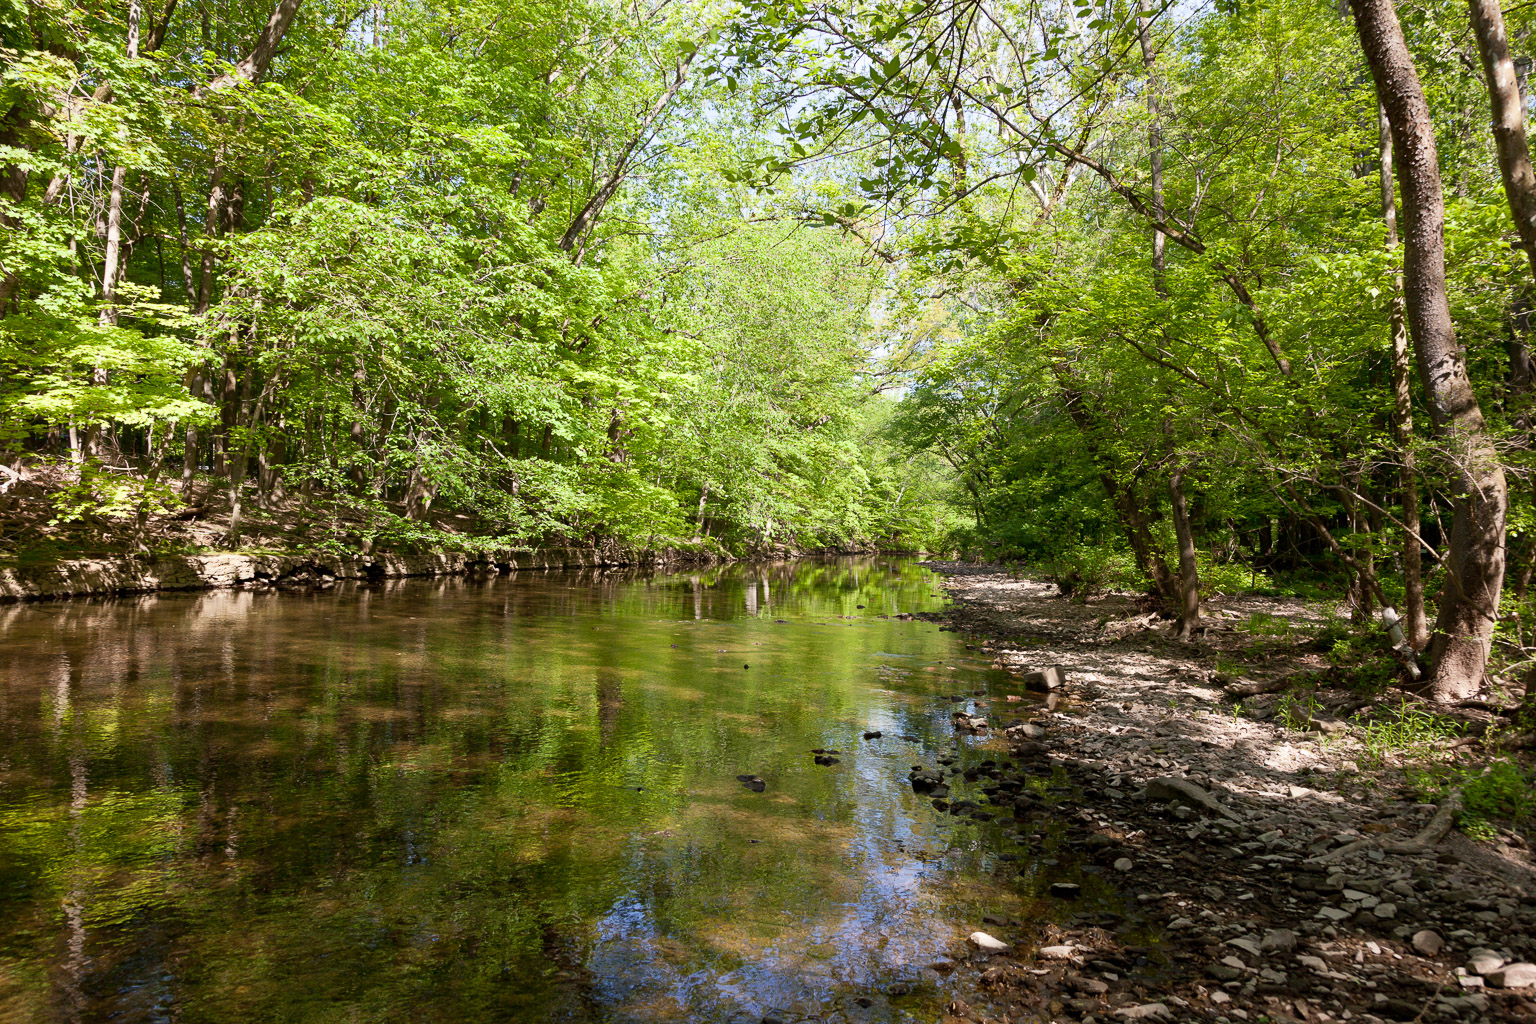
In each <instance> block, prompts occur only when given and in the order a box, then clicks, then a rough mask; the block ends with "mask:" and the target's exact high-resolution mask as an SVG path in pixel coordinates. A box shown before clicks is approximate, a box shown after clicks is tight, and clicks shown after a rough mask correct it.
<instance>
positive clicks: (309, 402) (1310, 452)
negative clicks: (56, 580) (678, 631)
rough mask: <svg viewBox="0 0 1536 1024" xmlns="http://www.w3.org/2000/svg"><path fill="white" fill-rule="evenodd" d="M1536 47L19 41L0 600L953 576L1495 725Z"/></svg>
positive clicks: (1248, 17)
mask: <svg viewBox="0 0 1536 1024" xmlns="http://www.w3.org/2000/svg"><path fill="white" fill-rule="evenodd" d="M1532 17H1533V14H1532V11H1531V9H1529V8H1527V7H1525V6H1523V5H1522V6H1519V7H1515V8H1512V9H1511V10H1509V11H1507V12H1504V11H1501V10H1500V8H1499V5H1498V3H1497V0H1471V2H1470V4H1469V5H1461V4H1450V3H1435V2H1422V0H1411V2H1410V0H1405V2H1402V3H1398V4H1394V3H1393V2H1392V0H1353V2H1352V3H1351V5H1350V7H1349V9H1348V10H1345V9H1342V8H1340V7H1338V6H1336V5H1335V4H1333V3H1325V2H1315V0H1303V2H1297V0H1286V2H1266V0H1215V2H1213V3H1208V4H1207V3H1195V4H1174V3H1168V2H1160V0H1137V2H1136V3H1127V2H1125V0H1107V2H1097V0H1025V2H1018V3H1013V2H1009V3H994V2H990V0H911V2H887V0H879V2H858V3H850V4H834V5H825V4H813V3H804V2H798V0H797V2H787V3H786V2H774V0H761V2H759V0H745V2H731V3H718V2H713V0H653V2H643V0H637V2H631V3H623V2H617V0H590V2H588V0H559V2H557V3H553V4H524V3H520V2H517V0H506V2H497V3H489V2H476V0H446V2H416V0H399V2H394V3H388V4H385V3H382V2H380V3H376V4H373V5H371V6H364V7H362V8H356V7H353V6H343V7H336V6H334V5H327V4H326V3H325V2H324V0H278V2H277V3H276V4H275V6H269V5H267V4H265V3H255V2H247V3H214V2H203V0H198V2H191V0H148V2H145V0H126V2H124V3H116V2H114V3H109V4H103V5H82V4H73V3H66V2H38V0H9V2H8V3H7V4H6V6H5V8H4V13H3V15H0V19H3V20H0V25H3V29H0V31H3V37H0V61H3V78H0V82H3V85H0V88H3V95H0V225H3V228H4V230H3V235H0V368H3V369H0V448H3V450H4V464H3V465H0V475H3V476H4V480H3V481H0V490H3V494H0V523H3V525H4V529H3V531H0V558H3V559H5V560H6V561H7V562H9V563H11V564H17V565H19V564H28V563H32V562H37V561H39V560H47V559H56V558H60V557H64V556H66V555H69V554H72V553H81V552H86V553H100V552H118V553H125V554H128V555H135V554H137V555H149V556H152V555H153V554H154V553H156V552H165V551H174V550H190V549H198V550H243V549H263V548H273V547H279V548H281V547H288V548H293V547H307V548H312V549H315V550H364V551H367V550H383V549H409V548H413V547H418V548H419V547H431V546H454V545H457V546H459V547H467V548H473V547H475V546H477V545H479V546H482V547H483V546H488V545H493V544H529V543H542V542H547V541H548V540H549V539H550V538H564V539H567V540H570V541H575V542H583V543H593V542H600V541H603V540H622V541H624V542H627V543H632V544H636V545H641V546H659V545H662V544H666V543H684V544H693V545H696V546H697V547H698V548H699V549H700V550H707V551H711V552H715V553H717V554H721V555H743V554H752V553H759V554H761V553H772V552H779V553H783V552H786V551H799V550H815V549H827V548H839V547H848V546H863V547H866V548H886V549H906V550H912V549H917V550H931V551H958V552H965V553H967V554H970V555H974V556H981V557H988V558H992V559H1004V560H1015V561H1020V562H1023V563H1024V564H1027V565H1032V566H1035V567H1038V568H1040V569H1042V570H1043V571H1045V572H1047V573H1048V574H1049V575H1050V576H1051V577H1052V578H1053V579H1054V580H1055V581H1056V582H1057V583H1058V585H1059V586H1060V587H1061V589H1062V591H1063V592H1064V593H1065V592H1076V593H1078V594H1086V593H1091V592H1094V591H1096V590H1103V589H1106V588H1114V587H1118V588H1123V589H1131V590H1141V591H1144V592H1145V593H1146V594H1147V595H1148V597H1147V600H1148V602H1149V603H1150V605H1151V606H1152V607H1155V608H1157V609H1158V610H1160V611H1161V612H1162V613H1164V614H1166V615H1167V616H1168V617H1169V619H1170V620H1171V621H1173V622H1174V623H1175V629H1176V630H1177V631H1178V633H1179V634H1180V635H1184V636H1189V635H1192V634H1193V633H1194V632H1195V631H1196V630H1197V629H1198V628H1199V626H1200V623H1201V615H1202V611H1201V605H1202V600H1203V599H1207V598H1209V597H1210V596H1212V595H1214V594H1218V593H1222V592H1229V591H1234V590H1239V589H1244V588H1247V589H1250V590H1252V589H1260V590H1262V589H1264V588H1266V587H1267V588H1271V589H1277V588H1278V589H1279V590H1282V591H1285V592H1292V591H1294V590H1295V589H1296V588H1298V587H1302V588H1312V590H1313V591H1315V592H1317V593H1327V594H1332V595H1334V596H1335V597H1337V598H1338V599H1340V600H1342V601H1343V602H1344V604H1345V605H1346V606H1347V607H1348V608H1349V609H1350V610H1351V612H1352V613H1353V615H1354V616H1355V617H1356V619H1357V621H1359V622H1361V623H1364V622H1367V621H1369V620H1370V619H1371V617H1372V616H1373V615H1375V614H1376V613H1377V612H1378V611H1379V610H1380V609H1382V608H1385V607H1390V608H1392V609H1393V610H1394V611H1393V615H1394V616H1396V617H1397V618H1398V619H1399V620H1400V628H1401V630H1402V631H1403V640H1402V642H1401V643H1400V644H1399V655H1400V657H1401V658H1402V659H1404V660H1405V663H1406V662H1409V661H1413V659H1414V657H1415V655H1414V652H1415V651H1422V652H1424V653H1423V655H1422V657H1423V660H1424V665H1423V672H1424V680H1423V682H1424V684H1425V686H1426V687H1427V689H1428V691H1429V692H1431V693H1433V694H1435V695H1437V696H1440V697H1445V698H1452V697H1464V696H1467V695H1469V694H1471V693H1472V692H1473V691H1474V690H1476V689H1477V687H1478V686H1480V685H1481V683H1482V681H1483V679H1484V675H1485V671H1486V670H1487V668H1488V664H1487V662H1488V658H1489V657H1490V652H1491V651H1492V650H1493V649H1494V646H1495V641H1496V640H1497V641H1498V644H1499V649H1500V650H1501V651H1504V652H1513V653H1512V654H1509V656H1508V657H1504V656H1503V655H1500V657H1501V658H1502V659H1503V660H1502V661H1501V664H1500V670H1501V671H1506V672H1508V673H1510V676H1509V677H1510V678H1515V677H1517V676H1518V674H1519V672H1520V671H1521V666H1522V664H1523V662H1522V661H1521V655H1520V652H1521V651H1522V650H1523V648H1524V645H1525V643H1526V641H1527V633H1528V631H1529V627H1530V622H1529V620H1530V619H1531V616H1532V614H1533V611H1536V606H1533V604H1532V596H1531V594H1530V582H1531V577H1532V572H1533V569H1536V534H1533V533H1532V525H1533V524H1532V519H1533V514H1536V504H1533V497H1536V492H1533V488H1532V485H1531V480H1532V478H1531V476H1530V459H1529V454H1528V451H1529V447H1530V445H1529V437H1530V426H1531V420H1530V417H1531V409H1532V399H1533V394H1536V364H1533V361H1532V355H1531V338H1530V334H1531V310H1532V303H1533V298H1532V287H1533V284H1536V281H1533V268H1536V175H1533V172H1532V165H1531V159H1530V155H1529V147H1528V144H1527V139H1526V130H1525V121H1526V111H1527V108H1528V105H1529V104H1528V99H1527V95H1528V82H1527V76H1528V73H1529V71H1530V68H1531V58H1530V57H1529V56H1527V55H1526V54H1527V53H1528V51H1529V46H1530V42H1531V40H1532V38H1533V32H1532V29H1533V27H1536V24H1533V22H1532V21H1531V19H1532ZM1287 588H1289V589H1287ZM1506 663H1507V664H1506ZM1411 671H1414V672H1417V671H1419V667H1418V666H1417V664H1416V663H1415V664H1414V665H1413V666H1412V668H1411Z"/></svg>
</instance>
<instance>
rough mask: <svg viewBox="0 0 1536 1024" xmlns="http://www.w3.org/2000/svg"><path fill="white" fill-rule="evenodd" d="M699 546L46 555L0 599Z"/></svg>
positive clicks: (588, 561) (701, 557) (665, 558)
mask: <svg viewBox="0 0 1536 1024" xmlns="http://www.w3.org/2000/svg"><path fill="white" fill-rule="evenodd" d="M717 560H718V556H717V555H715V554H714V553H712V552H709V551H706V550H703V549H694V548H689V547H666V548H657V549H640V548H628V547H622V546H619V545H611V546H597V547H563V546H561V547H543V548H538V547H531V548H527V549H517V550H512V549H508V550H497V551H483V552H478V551H477V552H466V551H427V552H419V553H390V552H380V553H375V554H357V555H334V554H329V553H307V552H292V553H285V554H243V553H217V554H202V555H164V554H161V555H146V556H129V557H114V558H82V559H70V560H61V561H50V562H45V563H41V564H36V565H31V566H27V567H23V568H0V602H4V601H27V600H45V599H50V598H61V597H77V596H84V595H91V594H121V593H136V592H145V591H154V590H212V589H218V588H222V587H248V586H314V585H323V584H325V583H328V582H335V581H342V580H382V579H394V578H398V577H405V576H453V575H463V574H466V573H474V572H503V573H505V572H513V571H516V570H520V569H565V568H589V567H594V566H625V565H666V564H674V563H688V562H703V561H717Z"/></svg>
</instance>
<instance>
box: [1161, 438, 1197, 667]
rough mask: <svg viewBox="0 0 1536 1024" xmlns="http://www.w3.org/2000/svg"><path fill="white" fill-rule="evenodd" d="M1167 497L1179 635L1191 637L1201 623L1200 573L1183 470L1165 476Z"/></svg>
mask: <svg viewBox="0 0 1536 1024" xmlns="http://www.w3.org/2000/svg"><path fill="white" fill-rule="evenodd" d="M1168 496H1169V497H1170V498H1172V499H1173V532H1174V536H1176V537H1177V538H1178V542H1179V628H1178V635H1179V636H1181V637H1191V636H1193V635H1194V633H1195V627H1196V626H1198V625H1199V624H1200V570H1199V567H1198V565H1197V563H1196V562H1195V534H1194V531H1193V530H1191V529H1190V526H1189V508H1188V506H1187V505H1186V504H1185V501H1184V469H1183V468H1182V467H1181V468H1179V469H1175V470H1174V471H1173V472H1172V473H1171V474H1170V475H1169V477H1168Z"/></svg>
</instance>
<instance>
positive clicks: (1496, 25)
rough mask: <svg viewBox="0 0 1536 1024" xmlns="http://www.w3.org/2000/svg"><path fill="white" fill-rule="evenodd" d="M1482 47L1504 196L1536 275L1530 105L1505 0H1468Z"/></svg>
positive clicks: (1535, 200)
mask: <svg viewBox="0 0 1536 1024" xmlns="http://www.w3.org/2000/svg"><path fill="white" fill-rule="evenodd" d="M1467 6H1468V7H1469V9H1470V12H1471V17H1472V31H1473V32H1474V33H1475V34H1476V35H1477V50H1478V53H1480V54H1481V55H1482V58H1483V75H1484V77H1486V78H1487V80H1488V100H1489V104H1490V106H1491V107H1492V112H1493V141H1494V145H1495V146H1496V147H1497V149H1498V152H1499V175H1500V176H1501V177H1502V178H1503V179H1504V196H1505V198H1507V199H1508V200H1509V212H1510V213H1511V214H1513V215H1514V218H1515V231H1516V232H1518V233H1519V235H1520V248H1522V249H1524V250H1525V256H1526V259H1527V261H1529V263H1530V265H1531V273H1532V276H1533V277H1536V173H1533V172H1532V170H1531V151H1530V147H1529V146H1528V145H1527V143H1526V138H1525V104H1524V102H1523V101H1522V100H1521V98H1520V80H1519V78H1517V77H1516V75H1515V62H1514V61H1513V60H1511V59H1510V57H1509V33H1508V32H1506V31H1505V29H1504V12H1503V11H1501V10H1500V9H1499V0H1467Z"/></svg>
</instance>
